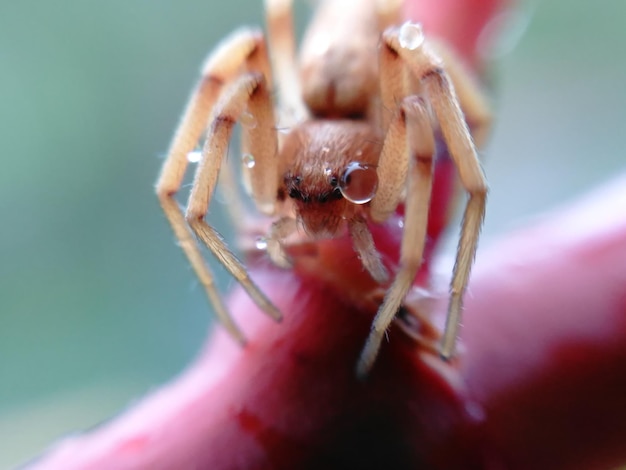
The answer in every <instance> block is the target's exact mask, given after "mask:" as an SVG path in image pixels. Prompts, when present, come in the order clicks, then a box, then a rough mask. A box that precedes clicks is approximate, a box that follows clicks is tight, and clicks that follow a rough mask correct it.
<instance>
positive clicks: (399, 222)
mask: <svg viewBox="0 0 626 470" xmlns="http://www.w3.org/2000/svg"><path fill="white" fill-rule="evenodd" d="M398 227H400V228H404V220H402V219H398Z"/></svg>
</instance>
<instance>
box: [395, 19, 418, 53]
mask: <svg viewBox="0 0 626 470" xmlns="http://www.w3.org/2000/svg"><path fill="white" fill-rule="evenodd" d="M398 41H399V42H400V46H402V47H404V48H405V49H409V50H411V51H414V50H415V49H417V48H418V47H420V46H421V45H422V44H424V32H423V31H422V25H420V24H419V23H409V22H407V23H404V24H403V25H402V26H401V27H400V33H399V34H398Z"/></svg>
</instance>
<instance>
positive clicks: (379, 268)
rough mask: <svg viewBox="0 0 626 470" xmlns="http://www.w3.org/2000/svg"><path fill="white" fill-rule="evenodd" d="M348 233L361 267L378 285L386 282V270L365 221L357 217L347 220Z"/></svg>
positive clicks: (387, 277)
mask: <svg viewBox="0 0 626 470" xmlns="http://www.w3.org/2000/svg"><path fill="white" fill-rule="evenodd" d="M348 231H349V232H350V237H351V238H352V245H353V246H354V249H355V250H356V252H357V253H358V254H359V258H360V259H361V263H362V264H363V267H364V268H365V269H366V270H367V272H368V273H370V275H371V276H372V278H373V279H374V280H375V281H376V282H378V283H379V284H384V283H385V282H387V280H388V279H389V275H388V274H387V269H386V268H385V265H384V264H383V262H382V260H381V257H380V253H379V252H378V250H377V249H376V246H375V245H374V239H373V237H372V233H371V232H370V230H369V228H368V227H367V223H366V222H365V219H363V218H362V217H360V216H358V217H354V218H352V219H350V220H348Z"/></svg>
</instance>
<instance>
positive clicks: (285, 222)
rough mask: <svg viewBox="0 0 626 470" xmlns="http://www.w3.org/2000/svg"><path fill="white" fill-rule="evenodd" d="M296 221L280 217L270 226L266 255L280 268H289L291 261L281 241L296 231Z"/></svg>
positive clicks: (291, 218)
mask: <svg viewBox="0 0 626 470" xmlns="http://www.w3.org/2000/svg"><path fill="white" fill-rule="evenodd" d="M297 228H298V226H297V224H296V219H294V218H293V217H282V218H280V219H279V220H277V221H276V222H274V223H273V224H272V227H271V228H270V232H269V235H268V237H267V255H268V256H269V257H270V259H271V260H272V262H273V263H274V264H275V265H276V266H279V267H281V268H290V267H291V266H292V261H291V259H290V258H289V255H288V254H287V253H286V252H285V249H284V247H283V240H284V239H285V238H287V237H288V236H289V235H291V234H292V233H294V232H295V231H296V230H297Z"/></svg>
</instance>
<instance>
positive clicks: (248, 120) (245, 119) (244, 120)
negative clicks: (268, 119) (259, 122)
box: [239, 111, 256, 129]
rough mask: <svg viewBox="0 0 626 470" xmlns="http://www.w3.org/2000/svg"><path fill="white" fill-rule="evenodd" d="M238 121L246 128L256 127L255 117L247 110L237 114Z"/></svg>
mask: <svg viewBox="0 0 626 470" xmlns="http://www.w3.org/2000/svg"><path fill="white" fill-rule="evenodd" d="M239 122H240V123H241V125H242V126H244V127H247V128H248V129H254V128H255V127H256V119H255V118H254V116H253V115H252V114H251V113H249V112H247V111H244V112H243V113H241V116H239Z"/></svg>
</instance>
